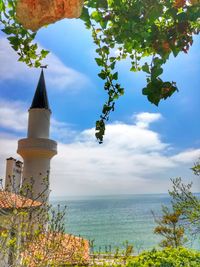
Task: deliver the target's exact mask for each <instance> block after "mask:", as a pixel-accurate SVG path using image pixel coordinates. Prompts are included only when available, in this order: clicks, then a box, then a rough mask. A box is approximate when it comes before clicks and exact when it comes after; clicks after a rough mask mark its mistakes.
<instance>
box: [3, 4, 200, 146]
mask: <svg viewBox="0 0 200 267" xmlns="http://www.w3.org/2000/svg"><path fill="white" fill-rule="evenodd" d="M15 2H16V1H9V0H8V1H3V0H0V11H1V15H0V22H1V23H2V25H3V29H2V30H3V31H4V32H5V33H6V34H8V40H9V41H10V44H11V46H12V47H13V49H14V50H16V51H17V53H18V55H19V60H20V61H23V62H25V63H26V64H27V65H28V66H34V67H39V66H40V64H41V63H40V62H41V60H42V59H43V58H44V57H45V56H46V55H47V53H48V52H47V51H45V50H42V51H41V52H40V53H38V52H37V51H38V50H37V48H38V47H37V44H33V43H32V41H33V40H34V38H35V33H32V32H30V31H27V30H25V29H24V28H23V27H22V26H21V25H20V24H19V23H18V22H17V20H16V17H15ZM80 19H82V20H83V21H84V22H85V25H86V28H88V29H90V30H91V32H92V37H93V40H94V43H95V44H96V47H97V48H96V52H97V57H96V58H95V60H96V63H97V65H98V66H99V67H100V71H99V74H98V76H99V77H100V78H101V79H102V80H104V82H105V83H104V89H105V91H106V92H107V95H108V97H107V101H106V103H105V104H104V105H103V109H102V114H101V116H100V119H99V120H98V121H97V122H96V138H97V140H98V141H99V143H102V142H103V136H104V134H105V123H106V121H108V120H109V115H110V113H111V112H112V111H114V109H115V102H116V100H117V99H118V98H119V97H120V96H122V95H123V94H124V88H123V86H122V85H121V84H119V82H118V72H117V71H116V64H117V62H118V61H120V60H123V59H127V58H129V59H130V61H131V66H130V71H131V72H138V71H143V72H145V73H146V86H145V87H144V88H143V89H142V93H143V95H145V96H146V97H147V98H148V100H149V101H150V102H151V103H153V104H155V105H158V104H159V102H160V101H161V100H162V99H166V98H168V97H170V96H171V95H172V94H173V93H174V92H176V91H178V88H177V85H176V83H175V82H174V81H163V80H162V78H161V75H162V73H163V65H164V64H165V63H166V62H167V60H168V59H169V56H170V55H171V54H173V55H174V56H175V57H176V56H177V55H178V54H179V53H181V52H184V53H187V52H188V50H189V48H190V46H191V45H192V43H193V36H194V34H198V33H199V31H200V1H199V0H187V1H186V0H87V1H84V8H83V12H82V15H81V17H80ZM114 52H115V53H114ZM144 58H146V61H145V59H144ZM150 58H151V59H150ZM149 59H150V60H149ZM172 79H173V77H172Z"/></svg>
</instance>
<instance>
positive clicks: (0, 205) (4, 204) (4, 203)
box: [0, 190, 42, 209]
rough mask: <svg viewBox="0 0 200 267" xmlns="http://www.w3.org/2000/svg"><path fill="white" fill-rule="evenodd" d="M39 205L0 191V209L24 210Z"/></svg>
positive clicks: (30, 200) (36, 202)
mask: <svg viewBox="0 0 200 267" xmlns="http://www.w3.org/2000/svg"><path fill="white" fill-rule="evenodd" d="M41 205H42V203H41V202H38V201H33V200H32V199H29V198H26V197H23V196H20V195H17V194H14V193H11V192H8V191H3V190H0V209H25V208H31V207H39V206H41Z"/></svg>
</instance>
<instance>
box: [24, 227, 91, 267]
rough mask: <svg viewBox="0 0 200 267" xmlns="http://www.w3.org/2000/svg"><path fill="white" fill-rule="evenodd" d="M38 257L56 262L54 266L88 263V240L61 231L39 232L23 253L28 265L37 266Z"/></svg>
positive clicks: (47, 262)
mask: <svg viewBox="0 0 200 267" xmlns="http://www.w3.org/2000/svg"><path fill="white" fill-rule="evenodd" d="M38 258H39V259H40V260H41V261H42V262H43V263H45V264H50V263H51V264H55V263H56V264H58V265H56V266H66V265H65V264H67V265H68V264H70V266H71V265H77V264H81V266H83V265H88V263H89V241H88V240H86V239H83V238H80V237H76V236H73V235H69V234H63V233H55V232H54V233H45V234H41V235H40V236H38V237H37V238H35V240H32V241H31V243H30V245H29V246H28V247H26V251H25V252H24V253H23V259H24V260H25V262H26V263H28V266H29V267H37V266H38V265H37V264H38V261H37V259H38ZM63 264H64V265H63Z"/></svg>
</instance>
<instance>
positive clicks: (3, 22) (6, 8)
mask: <svg viewBox="0 0 200 267" xmlns="http://www.w3.org/2000/svg"><path fill="white" fill-rule="evenodd" d="M0 29H1V30H2V31H3V32H4V33H5V34H7V35H8V37H7V39H8V41H9V43H10V45H11V47H12V48H13V49H14V50H15V51H16V52H17V54H18V56H19V59H18V61H21V62H24V63H25V64H27V65H28V66H29V67H36V68H37V67H40V66H41V61H42V60H43V59H44V58H45V57H46V56H47V54H48V53H49V52H48V51H46V50H44V49H42V50H41V51H39V49H38V45H37V43H33V41H34V39H35V36H36V33H33V32H31V31H28V30H26V29H24V28H23V26H22V25H21V24H20V23H19V22H18V21H17V19H16V0H0Z"/></svg>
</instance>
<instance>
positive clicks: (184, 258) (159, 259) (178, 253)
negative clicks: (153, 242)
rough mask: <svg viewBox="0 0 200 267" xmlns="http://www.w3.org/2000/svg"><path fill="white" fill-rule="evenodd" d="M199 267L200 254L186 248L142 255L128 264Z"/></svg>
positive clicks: (145, 266)
mask: <svg viewBox="0 0 200 267" xmlns="http://www.w3.org/2000/svg"><path fill="white" fill-rule="evenodd" d="M153 266H156V267H180V266H182V267H187V266H190V267H198V266H200V252H197V251H193V250H189V249H186V248H182V247H179V248H166V249H164V250H161V251H157V250H152V251H148V252H143V253H141V254H140V255H139V256H138V257H135V259H133V260H132V261H130V262H129V263H128V264H127V267H153Z"/></svg>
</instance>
